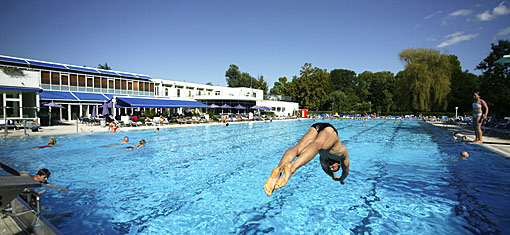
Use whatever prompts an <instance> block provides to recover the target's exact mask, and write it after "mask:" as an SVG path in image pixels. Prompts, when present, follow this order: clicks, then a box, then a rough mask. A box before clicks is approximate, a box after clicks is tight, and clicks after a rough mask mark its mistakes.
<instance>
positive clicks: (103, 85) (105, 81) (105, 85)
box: [101, 78, 108, 89]
mask: <svg viewBox="0 0 510 235" xmlns="http://www.w3.org/2000/svg"><path fill="white" fill-rule="evenodd" d="M101 88H103V89H108V79H107V78H101Z"/></svg>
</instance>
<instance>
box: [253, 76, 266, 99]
mask: <svg viewBox="0 0 510 235" xmlns="http://www.w3.org/2000/svg"><path fill="white" fill-rule="evenodd" d="M255 88H257V89H260V90H263V91H264V95H267V91H268V90H269V87H268V86H267V82H266V81H264V76H262V75H260V77H259V79H258V80H257V82H256V83H255Z"/></svg>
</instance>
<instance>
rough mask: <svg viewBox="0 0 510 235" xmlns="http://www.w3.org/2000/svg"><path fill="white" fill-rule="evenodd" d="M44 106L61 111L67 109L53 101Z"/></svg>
mask: <svg viewBox="0 0 510 235" xmlns="http://www.w3.org/2000/svg"><path fill="white" fill-rule="evenodd" d="M43 106H48V107H50V108H51V107H54V108H60V109H65V108H64V107H63V106H62V105H60V104H57V103H55V102H53V101H51V102H49V103H46V104H43Z"/></svg>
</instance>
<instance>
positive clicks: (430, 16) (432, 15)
mask: <svg viewBox="0 0 510 235" xmlns="http://www.w3.org/2000/svg"><path fill="white" fill-rule="evenodd" d="M441 13H443V12H442V11H436V12H434V13H432V14H431V15H428V16H425V19H426V20H428V19H430V18H432V17H434V16H436V15H439V14H441Z"/></svg>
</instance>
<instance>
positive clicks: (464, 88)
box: [448, 55, 478, 115]
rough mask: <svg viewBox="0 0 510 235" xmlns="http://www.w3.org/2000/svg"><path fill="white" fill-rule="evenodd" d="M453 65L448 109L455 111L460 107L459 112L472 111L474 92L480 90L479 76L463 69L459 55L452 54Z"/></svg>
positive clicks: (451, 61) (451, 62)
mask: <svg viewBox="0 0 510 235" xmlns="http://www.w3.org/2000/svg"><path fill="white" fill-rule="evenodd" d="M449 58H450V64H451V66H452V77H451V90H450V93H449V94H448V111H450V112H453V111H454V110H455V107H458V111H459V114H460V115H462V114H463V113H464V114H466V113H468V114H469V113H471V110H472V106H471V103H472V101H473V92H474V91H477V90H478V77H477V76H476V75H474V74H472V73H470V72H468V71H467V70H466V71H462V67H461V66H460V61H459V59H458V57H457V56H455V55H450V56H449Z"/></svg>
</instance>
